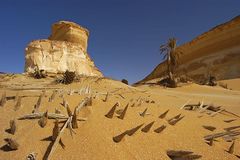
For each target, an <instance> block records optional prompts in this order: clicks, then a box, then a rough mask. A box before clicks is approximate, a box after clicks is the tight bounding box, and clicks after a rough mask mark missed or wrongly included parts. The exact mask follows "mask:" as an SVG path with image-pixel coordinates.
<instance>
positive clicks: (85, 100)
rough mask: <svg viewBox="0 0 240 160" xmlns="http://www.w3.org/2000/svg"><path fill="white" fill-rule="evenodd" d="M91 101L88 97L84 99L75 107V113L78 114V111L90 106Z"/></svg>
mask: <svg viewBox="0 0 240 160" xmlns="http://www.w3.org/2000/svg"><path fill="white" fill-rule="evenodd" d="M91 101H92V99H91V98H89V97H86V98H84V99H83V100H82V101H81V102H80V103H79V104H78V106H77V107H76V113H77V114H79V112H80V110H81V109H82V107H87V106H89V105H91V104H92V102H91Z"/></svg>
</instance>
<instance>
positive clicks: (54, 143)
mask: <svg viewBox="0 0 240 160" xmlns="http://www.w3.org/2000/svg"><path fill="white" fill-rule="evenodd" d="M70 120H71V119H70V117H69V118H68V119H67V121H66V122H65V124H64V125H63V127H62V129H61V130H60V132H59V134H58V136H57V138H56V139H55V141H53V142H52V144H51V147H50V150H49V152H47V153H46V154H45V156H44V158H43V159H46V160H47V159H51V156H52V154H53V152H54V151H55V150H56V149H57V145H58V144H59V141H60V139H61V136H62V133H63V131H64V130H65V129H66V127H67V125H68V123H69V122H70Z"/></svg>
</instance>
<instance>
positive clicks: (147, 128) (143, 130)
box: [141, 121, 155, 133]
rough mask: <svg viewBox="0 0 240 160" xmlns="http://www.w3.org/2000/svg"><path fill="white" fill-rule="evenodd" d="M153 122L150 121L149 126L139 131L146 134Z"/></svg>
mask: <svg viewBox="0 0 240 160" xmlns="http://www.w3.org/2000/svg"><path fill="white" fill-rule="evenodd" d="M154 122H155V121H152V122H150V123H149V124H147V125H146V126H145V127H143V128H142V129H141V131H142V132H145V133H147V132H148V131H149V130H150V129H151V128H152V126H153V124H154Z"/></svg>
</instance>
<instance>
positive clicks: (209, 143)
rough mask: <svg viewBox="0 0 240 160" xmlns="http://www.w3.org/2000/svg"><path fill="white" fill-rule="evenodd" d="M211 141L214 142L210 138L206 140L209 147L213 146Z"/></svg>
mask: <svg viewBox="0 0 240 160" xmlns="http://www.w3.org/2000/svg"><path fill="white" fill-rule="evenodd" d="M213 141H214V139H213V138H211V139H209V140H207V144H208V145H209V146H212V145H213Z"/></svg>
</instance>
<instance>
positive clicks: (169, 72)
mask: <svg viewBox="0 0 240 160" xmlns="http://www.w3.org/2000/svg"><path fill="white" fill-rule="evenodd" d="M167 65H168V78H169V79H170V80H171V81H172V80H173V74H172V70H171V58H170V54H169V55H168V60H167Z"/></svg>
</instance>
